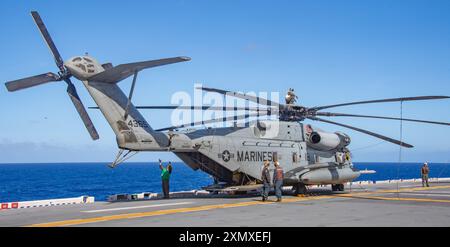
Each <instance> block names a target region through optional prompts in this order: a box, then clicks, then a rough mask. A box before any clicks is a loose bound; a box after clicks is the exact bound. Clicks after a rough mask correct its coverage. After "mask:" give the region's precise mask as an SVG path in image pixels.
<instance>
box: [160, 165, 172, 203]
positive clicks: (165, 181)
mask: <svg viewBox="0 0 450 247" xmlns="http://www.w3.org/2000/svg"><path fill="white" fill-rule="evenodd" d="M159 169H161V182H162V191H163V195H164V199H169V180H170V174H172V163H171V162H169V164H168V165H167V167H166V168H164V166H163V165H162V161H161V160H159Z"/></svg>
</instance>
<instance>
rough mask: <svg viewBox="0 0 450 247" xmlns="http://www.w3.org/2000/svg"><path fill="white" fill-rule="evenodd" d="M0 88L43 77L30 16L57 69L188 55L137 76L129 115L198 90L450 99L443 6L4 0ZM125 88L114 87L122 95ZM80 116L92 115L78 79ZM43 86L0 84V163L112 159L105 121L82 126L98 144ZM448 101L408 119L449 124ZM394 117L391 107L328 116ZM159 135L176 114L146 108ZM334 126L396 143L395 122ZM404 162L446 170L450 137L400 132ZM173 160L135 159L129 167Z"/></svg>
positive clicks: (426, 130)
mask: <svg viewBox="0 0 450 247" xmlns="http://www.w3.org/2000/svg"><path fill="white" fill-rule="evenodd" d="M0 9H1V10H2V14H1V15H0V31H1V33H2V35H0V44H1V46H0V49H1V50H0V51H1V53H0V54H1V55H2V59H0V68H1V73H0V81H1V82H2V83H4V82H6V81H9V80H14V79H18V78H22V77H26V76H31V75H35V74H40V73H44V72H48V71H53V72H56V67H55V65H54V62H53V59H52V57H51V55H50V52H49V50H48V48H47V47H46V45H45V43H44V42H43V40H42V38H41V36H40V34H39V32H38V30H37V28H36V27H35V24H34V22H33V20H32V18H31V16H30V14H29V12H30V10H38V11H39V12H40V14H41V17H42V18H43V20H44V22H45V23H46V25H47V27H48V29H49V31H50V34H51V35H52V37H53V39H54V41H55V43H56V45H57V47H58V49H59V51H60V53H61V55H62V56H63V58H64V59H68V58H70V57H72V56H76V55H83V54H84V53H85V52H89V54H90V55H91V56H93V57H95V58H97V59H98V60H99V61H100V62H102V63H104V62H112V63H113V64H120V63H127V62H134V61H141V60H149V59H157V58H164V57H172V56H180V55H183V56H189V57H191V58H192V61H190V62H186V63H181V64H175V65H169V66H164V67H159V68H155V69H151V70H146V71H144V72H142V73H140V74H139V78H138V84H137V85H136V91H135V94H134V97H133V98H134V103H135V104H137V105H164V104H170V100H171V96H172V94H173V93H175V92H177V91H186V92H188V93H190V94H193V84H194V83H202V84H203V85H205V86H209V87H217V88H224V89H229V90H236V91H243V92H248V91H269V92H271V91H279V92H280V94H281V95H283V94H284V92H285V91H286V90H287V89H288V88H289V87H293V88H295V89H296V92H297V93H298V96H299V103H300V104H303V105H305V106H315V105H326V104H332V103H341V102H348V101H356V100H366V99H379V98H389V97H400V96H419V95H450V83H449V82H450V45H449V44H450V15H449V14H448V13H449V11H450V2H449V1H410V0H408V1H380V0H377V1H261V0H258V1H198V0H197V1H187V0H185V1H132V0H129V1H126V4H125V3H124V2H123V1H73V2H69V1H64V2H61V1H9V0H7V1H1V2H0ZM130 81H131V79H128V80H126V81H123V82H121V84H120V85H121V87H122V88H123V89H124V90H126V91H127V90H128V89H129V87H130ZM75 83H76V85H77V88H78V92H79V94H80V97H81V98H82V100H83V102H84V104H85V105H86V106H92V105H94V102H93V100H92V99H91V98H90V97H89V95H88V93H87V91H86V90H85V89H84V88H83V87H82V85H81V84H80V83H79V82H78V81H76V82H75ZM65 87H66V86H65V84H64V83H50V84H46V85H43V86H40V87H35V88H32V89H29V90H23V91H20V92H16V93H8V92H7V90H6V88H5V87H3V86H1V87H0V113H1V116H2V117H1V120H0V130H1V131H0V154H1V155H0V162H3V163H4V162H65V161H83V162H84V161H85V162H87V161H110V160H112V159H113V158H114V156H115V152H116V150H117V148H116V144H115V137H114V135H113V132H112V130H111V129H110V128H109V126H108V125H107V122H106V120H105V119H104V118H103V116H102V115H101V114H100V112H98V111H95V110H90V111H89V113H90V116H91V118H92V120H93V122H94V124H95V126H96V128H97V129H98V131H99V134H100V138H101V139H100V140H98V141H95V142H94V141H92V140H91V139H90V137H89V135H88V134H87V132H86V130H85V128H84V127H83V125H82V122H81V121H80V120H79V117H78V115H77V114H76V111H75V109H74V108H73V106H72V103H71V102H70V100H69V98H68V97H67V95H66V93H65ZM449 109H450V100H443V101H434V102H432V101H430V102H408V103H404V108H403V110H404V117H409V118H419V119H433V120H436V121H450V114H449ZM333 110H334V111H336V112H346V113H359V114H362V113H363V114H372V115H387V116H394V117H395V116H398V115H399V103H389V104H373V105H364V106H352V107H342V108H335V109H333ZM143 115H144V116H145V117H146V118H147V120H148V121H149V122H150V124H151V125H152V126H153V127H155V128H158V127H165V126H168V125H170V112H161V111H158V112H156V111H145V112H143ZM333 120H335V121H338V122H343V123H346V124H350V125H354V126H358V127H361V128H366V129H368V130H372V131H375V132H378V133H380V134H384V135H387V136H390V137H393V138H399V123H398V122H395V121H387V120H364V119H352V118H334V119H333ZM313 124H315V125H317V126H319V127H321V128H323V129H326V130H329V131H338V130H339V131H344V132H346V133H348V134H349V135H350V136H351V137H352V144H351V146H350V148H352V149H354V159H355V161H397V160H398V152H399V148H398V146H395V145H392V144H390V143H380V141H379V140H378V139H375V138H373V137H370V136H366V135H363V134H360V133H357V132H354V131H351V130H346V129H342V128H339V127H337V126H332V125H327V124H317V123H313ZM403 130H404V132H403V140H404V141H405V142H408V143H411V144H413V145H414V146H415V148H413V149H408V150H405V149H404V150H403V160H404V161H423V160H428V161H432V162H448V161H450V143H449V141H448V140H449V137H450V128H449V127H445V126H433V125H424V124H417V123H404V125H403ZM160 157H161V158H163V159H172V160H176V157H175V156H174V155H172V154H170V153H141V154H138V155H137V156H135V157H134V158H133V159H132V161H148V160H157V159H158V158H160Z"/></svg>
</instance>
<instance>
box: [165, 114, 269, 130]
mask: <svg viewBox="0 0 450 247" xmlns="http://www.w3.org/2000/svg"><path fill="white" fill-rule="evenodd" d="M257 116H263V115H261V114H259V113H250V114H245V115H238V116H229V117H221V118H214V119H209V120H204V121H198V122H191V123H187V124H181V125H176V126H171V127H167V128H162V129H157V130H156V131H164V130H173V129H180V128H184V127H189V126H197V125H204V124H210V123H219V122H228V121H233V120H241V119H246V118H249V117H257Z"/></svg>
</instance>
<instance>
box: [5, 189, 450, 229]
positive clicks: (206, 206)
mask: <svg viewBox="0 0 450 247" xmlns="http://www.w3.org/2000/svg"><path fill="white" fill-rule="evenodd" d="M398 186H399V190H398V192H399V193H397V184H396V183H394V184H376V185H363V186H355V185H353V187H352V189H351V191H350V190H349V188H347V190H346V191H345V192H340V193H331V191H330V189H329V187H323V188H311V189H310V193H311V195H309V196H307V197H297V196H293V195H285V196H284V197H283V202H282V203H276V202H273V201H272V202H266V203H263V202H261V201H260V198H259V197H248V196H247V197H236V196H231V197H226V196H224V197H223V198H183V199H168V200H147V201H130V202H115V203H109V202H96V203H93V204H78V205H68V206H52V207H44V208H29V209H10V210H0V226H30V225H33V226H83V227H84V226H152V227H160V226H212V227H214V226H307V227H311V226H450V183H432V184H431V187H429V188H422V187H421V185H420V184H419V183H400V184H399V185H398ZM270 199H271V200H275V197H274V196H271V197H270Z"/></svg>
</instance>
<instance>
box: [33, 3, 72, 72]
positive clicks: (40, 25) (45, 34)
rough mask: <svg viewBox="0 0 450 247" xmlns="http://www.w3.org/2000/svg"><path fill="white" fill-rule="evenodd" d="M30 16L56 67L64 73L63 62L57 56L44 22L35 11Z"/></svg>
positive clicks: (56, 50)
mask: <svg viewBox="0 0 450 247" xmlns="http://www.w3.org/2000/svg"><path fill="white" fill-rule="evenodd" d="M31 16H32V17H33V19H34V22H35V23H36V25H37V27H38V28H39V31H40V32H41V34H42V37H44V40H45V43H47V45H48V48H50V51H51V52H52V54H53V57H54V58H55V62H56V66H58V68H59V70H60V71H61V72H63V71H65V69H64V61H63V59H62V58H61V55H60V54H59V51H58V49H56V46H55V43H53V40H52V37H51V36H50V34H49V32H48V30H47V28H46V27H45V25H44V22H43V21H42V19H41V16H40V15H39V13H38V12H37V11H31Z"/></svg>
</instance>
